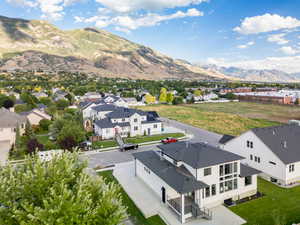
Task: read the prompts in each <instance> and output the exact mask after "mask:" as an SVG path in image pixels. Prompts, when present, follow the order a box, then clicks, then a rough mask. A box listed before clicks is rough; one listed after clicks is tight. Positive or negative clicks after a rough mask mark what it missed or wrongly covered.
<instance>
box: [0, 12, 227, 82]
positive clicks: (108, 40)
mask: <svg viewBox="0 0 300 225" xmlns="http://www.w3.org/2000/svg"><path fill="white" fill-rule="evenodd" d="M39 69H41V70H44V71H82V72H87V73H95V74H98V75H100V76H106V77H124V78H132V79H157V80H158V79H168V78H173V79H231V78H230V77H227V76H225V75H223V74H221V73H219V72H214V71H210V70H205V69H203V68H201V67H198V66H194V65H192V64H190V63H188V62H186V61H184V60H176V59H172V58H171V57H168V56H166V55H163V54H161V53H159V52H157V51H155V50H153V49H151V48H149V47H146V46H143V45H140V44H136V43H133V42H131V41H128V40H126V39H124V38H122V37H119V36H116V35H114V34H112V33H109V32H107V31H104V30H99V29H95V28H84V29H75V30H60V29H58V28H57V27H55V26H54V25H52V24H50V23H48V22H46V21H42V20H24V19H15V18H8V17H4V16H0V70H9V71H12V70H25V71H26V70H39Z"/></svg>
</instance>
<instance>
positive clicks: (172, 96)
mask: <svg viewBox="0 0 300 225" xmlns="http://www.w3.org/2000/svg"><path fill="white" fill-rule="evenodd" d="M166 100H167V103H169V104H170V103H172V102H173V100H174V95H173V93H172V92H168V93H167V99H166Z"/></svg>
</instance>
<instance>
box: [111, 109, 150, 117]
mask: <svg viewBox="0 0 300 225" xmlns="http://www.w3.org/2000/svg"><path fill="white" fill-rule="evenodd" d="M135 113H137V114H139V115H142V116H146V115H147V112H144V111H141V110H138V109H130V108H125V107H118V108H116V110H115V111H113V112H111V113H109V114H107V116H108V117H109V118H112V119H118V118H128V117H131V116H132V115H134V114H135Z"/></svg>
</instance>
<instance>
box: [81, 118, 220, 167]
mask: <svg viewBox="0 0 300 225" xmlns="http://www.w3.org/2000/svg"><path fill="white" fill-rule="evenodd" d="M161 120H162V121H164V122H165V125H166V126H167V127H169V128H168V129H170V127H173V128H175V129H176V130H177V131H178V130H181V132H185V133H186V134H188V135H189V136H192V138H191V140H190V141H191V142H207V143H208V144H210V145H214V146H216V145H217V144H218V141H219V140H220V138H221V137H222V135H219V134H216V133H213V132H209V131H206V130H203V129H200V128H197V127H193V126H190V125H187V124H184V123H180V122H177V121H174V120H169V119H167V118H161ZM150 150H158V148H157V144H156V145H150V146H141V147H139V149H138V150H134V151H128V152H120V151H119V150H112V151H107V152H100V153H95V154H90V155H87V156H85V157H87V159H88V162H89V167H91V168H95V167H97V166H101V167H106V166H112V165H115V164H118V163H124V162H130V161H132V160H133V159H134V158H133V156H132V153H134V152H137V151H139V152H140V151H150Z"/></svg>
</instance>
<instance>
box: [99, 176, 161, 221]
mask: <svg viewBox="0 0 300 225" xmlns="http://www.w3.org/2000/svg"><path fill="white" fill-rule="evenodd" d="M99 175H100V176H102V177H103V178H105V180H106V182H114V183H118V181H117V180H116V178H115V177H114V176H113V174H112V171H104V172H100V173H99ZM121 195H122V199H123V204H124V205H125V206H126V207H127V213H128V214H129V217H130V218H131V219H132V220H133V221H134V223H135V224H136V225H166V224H165V223H164V222H163V221H162V219H161V218H160V217H159V216H158V215H157V216H152V217H150V218H148V219H146V218H145V217H144V216H143V214H142V212H141V211H140V210H139V209H138V208H137V207H136V205H135V204H134V202H133V201H132V200H131V199H130V198H129V196H128V195H127V193H126V192H125V191H124V190H123V189H122V188H121Z"/></svg>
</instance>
